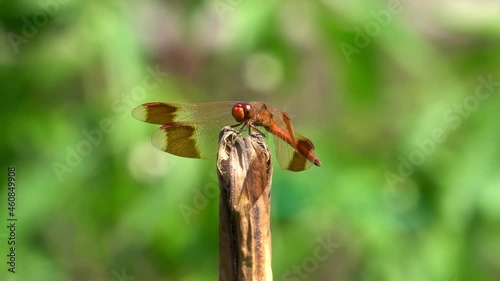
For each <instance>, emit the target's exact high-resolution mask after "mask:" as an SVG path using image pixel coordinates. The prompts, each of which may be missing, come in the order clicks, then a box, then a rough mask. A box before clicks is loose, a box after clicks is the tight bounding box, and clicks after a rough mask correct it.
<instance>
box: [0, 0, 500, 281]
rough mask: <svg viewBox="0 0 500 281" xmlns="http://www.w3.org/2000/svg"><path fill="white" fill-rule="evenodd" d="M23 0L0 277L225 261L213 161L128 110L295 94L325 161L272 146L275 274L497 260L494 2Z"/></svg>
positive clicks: (8, 113) (465, 268)
mask: <svg viewBox="0 0 500 281" xmlns="http://www.w3.org/2000/svg"><path fill="white" fill-rule="evenodd" d="M11 2H12V1H11ZM11 2H8V3H7V2H1V3H0V11H1V12H0V34H1V35H2V36H1V37H0V38H1V39H0V85H1V94H2V103H1V105H0V106H1V107H2V108H1V109H2V114H1V115H0V121H1V124H2V127H3V134H2V138H0V150H1V154H2V169H3V171H4V173H3V174H4V175H5V177H2V179H4V181H3V182H4V184H3V185H2V186H6V182H7V167H9V166H15V167H16V170H17V174H16V181H17V182H16V183H17V191H16V194H17V195H16V196H17V197H16V198H17V208H16V217H17V219H18V221H17V232H16V254H17V260H16V262H17V266H16V271H17V272H16V273H15V274H12V273H10V272H8V271H7V269H8V268H9V267H8V266H9V265H8V264H6V261H8V259H7V258H6V255H7V254H8V253H9V248H10V245H8V241H9V240H8V237H9V235H10V233H9V232H7V230H8V229H7V228H6V227H2V228H1V229H2V230H1V231H0V245H1V246H0V250H1V251H0V253H1V256H2V257H3V258H2V261H3V262H2V264H3V266H2V270H1V271H0V279H1V280H23V281H24V280H30V281H31V280H33V281H35V280H53V281H59V280H61V281H63V280H64V281H65V280H85V281H87V280H88V281H91V280H92V281H93V280H106V281H107V280H120V281H121V280H132V279H131V278H132V277H134V279H133V280H138V281H143V280H144V281H146V280H196V281H202V280H216V279H217V270H218V211H217V208H218V193H217V188H218V187H217V177H216V174H215V163H214V162H213V161H202V160H193V159H185V158H179V157H175V156H172V155H169V154H166V153H162V152H161V151H159V150H156V149H155V148H154V147H153V146H152V145H151V144H150V140H149V139H150V136H151V135H152V134H153V132H154V130H155V129H156V127H155V126H153V125H148V124H145V123H141V122H139V121H137V120H135V119H133V118H132V116H131V115H130V112H131V110H132V109H133V108H134V107H135V106H137V105H139V104H141V103H145V102H151V101H170V102H205V101H222V100H243V101H264V102H267V103H269V104H272V105H274V106H275V107H277V108H280V109H282V110H285V111H286V112H288V113H289V114H290V115H291V116H292V118H293V120H294V125H295V129H296V130H297V131H300V132H301V133H302V134H304V135H306V136H308V137H309V138H310V139H311V140H312V141H313V142H314V144H315V146H316V149H317V151H316V152H317V155H318V157H319V158H320V159H321V161H322V164H323V166H322V167H320V168H318V167H313V168H311V169H310V170H308V171H304V172H301V173H291V172H288V171H283V170H280V169H279V167H278V165H277V163H275V173H274V177H273V191H272V197H273V198H272V203H273V205H272V214H273V218H272V219H273V220H272V235H273V274H274V278H275V280H384V281H396V280H398V281H399V280H406V281H413V280H415V281H417V280H418V281H420V280H431V281H447V280H457V281H460V280H476V281H488V280H496V278H498V275H499V272H500V261H499V259H498V250H499V249H500V238H499V237H500V173H499V172H498V171H499V170H500V160H499V159H500V146H499V144H498V140H499V139H500V129H499V126H498V120H500V110H498V109H499V106H500V99H499V97H498V95H499V93H500V90H499V89H500V56H499V55H498V54H499V53H498V52H499V48H498V47H499V45H498V42H499V40H500V25H499V24H498V14H497V13H493V11H498V3H495V2H494V1H489V2H484V3H483V2H480V3H473V4H465V3H460V4H459V3H454V2H452V1H444V2H442V3H441V4H440V6H439V7H437V6H435V5H434V4H425V3H420V2H418V3H417V2H415V1H402V2H399V1H388V2H383V1H374V0H372V1H364V2H359V3H357V2H356V3H354V2H353V3H351V2H346V3H343V2H340V1H322V2H319V3H316V2H314V3H313V2H307V1H305V2H301V1H271V2H265V1H234V0H233V1H229V0H228V1H223V0H213V1H184V2H182V1H144V2H141V1H125V2H120V1H103V2H94V1H91V2H89V1H65V0H42V1H14V2H12V3H11ZM490 2H491V3H490ZM465 5H471V6H470V7H468V6H465ZM214 153H215V152H214ZM275 162H277V161H275ZM7 200H8V194H7V190H6V187H5V188H4V189H1V192H0V206H1V208H0V219H1V221H2V225H3V224H5V225H8V224H7V218H8V211H7ZM325 241H331V242H332V245H334V246H332V245H330V247H327V246H324V244H325V243H326V242H325ZM15 278H17V279H15Z"/></svg>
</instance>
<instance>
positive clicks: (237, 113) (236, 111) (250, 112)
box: [232, 102, 254, 122]
mask: <svg viewBox="0 0 500 281" xmlns="http://www.w3.org/2000/svg"><path fill="white" fill-rule="evenodd" d="M232 114H233V117H234V119H235V120H236V121H238V122H245V121H247V120H249V119H251V118H253V117H254V109H253V107H252V105H250V104H249V103H246V102H239V103H237V104H235V105H234V106H233V110H232Z"/></svg>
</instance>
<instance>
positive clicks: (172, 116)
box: [132, 101, 321, 172]
mask: <svg viewBox="0 0 500 281" xmlns="http://www.w3.org/2000/svg"><path fill="white" fill-rule="evenodd" d="M132 116H134V117H135V118H136V119H138V120H140V121H144V122H147V123H151V124H158V125H162V126H161V127H160V128H159V129H158V130H157V131H156V132H155V133H154V134H153V136H152V138H151V142H152V144H153V145H154V146H155V147H156V148H158V149H160V150H162V151H165V152H167V153H170V154H173V155H177V156H182V157H188V158H200V159H215V158H216V154H217V146H218V136H219V132H220V130H221V129H222V128H223V127H224V126H231V127H237V126H240V125H241V128H240V130H239V131H240V132H241V131H243V130H245V129H247V128H248V131H249V133H251V131H254V132H257V133H261V132H260V131H259V130H258V128H257V127H262V128H264V129H265V130H266V131H267V132H269V133H271V134H273V135H274V142H275V147H276V157H277V159H278V162H279V164H280V166H281V168H283V169H285V170H290V171H294V172H298V171H303V170H306V169H308V168H310V167H311V166H312V165H313V164H314V165H316V166H321V162H320V160H319V158H318V157H317V156H316V154H315V153H314V145H313V143H312V142H311V141H310V140H309V139H308V138H306V137H304V136H303V135H301V134H299V133H297V132H295V130H294V128H293V126H292V123H291V121H290V116H289V115H288V114H287V113H286V112H283V111H280V110H278V109H276V108H275V107H272V106H270V105H268V104H265V103H262V102H231V101H225V102H209V103H166V102H150V103H145V104H142V105H139V106H138V107H136V108H135V109H134V110H133V111H132ZM261 134H262V133H261Z"/></svg>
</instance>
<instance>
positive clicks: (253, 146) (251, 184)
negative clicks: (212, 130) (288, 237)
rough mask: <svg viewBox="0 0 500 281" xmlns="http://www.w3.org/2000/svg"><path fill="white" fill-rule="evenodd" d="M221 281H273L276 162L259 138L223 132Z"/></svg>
mask: <svg viewBox="0 0 500 281" xmlns="http://www.w3.org/2000/svg"><path fill="white" fill-rule="evenodd" d="M217 174H218V177H219V187H220V200H219V251H220V253H219V280H220V281H250V280H259V281H271V280H272V278H273V277H272V270H271V230H270V212H271V194H270V191H271V178H272V163H271V157H270V153H269V148H268V147H267V145H266V143H265V142H264V139H263V138H262V136H261V135H252V136H245V137H241V136H238V135H237V134H236V133H235V132H234V130H233V129H232V128H231V127H224V128H223V129H222V131H221V134H220V136H219V151H218V154H217Z"/></svg>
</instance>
